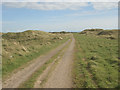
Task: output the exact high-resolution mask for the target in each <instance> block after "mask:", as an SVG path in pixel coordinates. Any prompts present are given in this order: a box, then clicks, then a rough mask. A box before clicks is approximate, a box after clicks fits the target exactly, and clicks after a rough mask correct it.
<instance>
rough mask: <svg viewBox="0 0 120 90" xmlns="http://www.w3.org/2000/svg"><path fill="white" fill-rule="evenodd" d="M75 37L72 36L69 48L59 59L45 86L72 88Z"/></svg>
mask: <svg viewBox="0 0 120 90" xmlns="http://www.w3.org/2000/svg"><path fill="white" fill-rule="evenodd" d="M74 46H75V39H74V38H72V42H71V43H70V45H69V47H68V49H67V50H66V51H65V53H64V55H63V57H62V58H61V60H60V61H59V63H58V65H57V66H56V68H55V69H54V71H53V72H52V73H51V75H50V76H49V78H48V80H47V81H46V83H45V84H44V85H43V88H72V87H73V83H72V66H73V54H74Z"/></svg>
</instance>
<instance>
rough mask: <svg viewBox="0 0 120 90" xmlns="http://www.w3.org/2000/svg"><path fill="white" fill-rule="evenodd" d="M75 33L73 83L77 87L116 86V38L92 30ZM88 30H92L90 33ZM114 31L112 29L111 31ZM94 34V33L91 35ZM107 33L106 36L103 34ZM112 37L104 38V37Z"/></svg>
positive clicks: (113, 34)
mask: <svg viewBox="0 0 120 90" xmlns="http://www.w3.org/2000/svg"><path fill="white" fill-rule="evenodd" d="M84 32H86V31H83V32H82V33H75V34H74V37H75V39H76V55H75V63H74V84H75V87H77V88H86V87H87V88H98V87H99V88H115V87H117V86H118V38H117V36H115V34H116V33H112V34H110V35H109V34H106V32H108V33H109V31H102V32H105V34H104V36H101V35H98V33H100V32H101V31H99V32H98V33H96V31H95V33H94V31H88V32H86V33H87V34H86V33H84ZM89 32H92V33H91V34H90V33H89ZM113 32H114V31H113ZM93 34H94V35H93ZM102 34H103V33H102ZM105 35H107V36H105ZM111 36H112V37H113V36H114V39H113V38H106V37H111Z"/></svg>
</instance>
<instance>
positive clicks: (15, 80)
mask: <svg viewBox="0 0 120 90" xmlns="http://www.w3.org/2000/svg"><path fill="white" fill-rule="evenodd" d="M69 41H70V40H68V41H67V42H66V43H64V44H62V45H60V46H59V47H57V48H56V49H54V50H52V51H50V52H48V53H47V54H45V55H43V56H40V57H38V58H37V59H36V60H35V62H34V63H32V64H30V65H29V66H27V67H26V68H24V69H22V70H20V71H18V72H17V73H15V74H13V75H12V77H10V78H9V79H7V80H6V81H4V82H3V86H2V87H3V88H17V87H18V86H19V85H20V84H21V83H22V82H24V81H25V80H27V79H28V77H29V76H30V75H31V74H33V73H34V72H35V70H37V69H38V68H39V67H41V66H42V65H43V64H44V63H45V62H46V61H48V60H49V59H50V58H51V57H52V56H54V55H55V54H56V53H57V52H59V51H60V50H61V49H62V48H63V47H64V46H66V45H67V44H68V42H69ZM69 51H70V50H69ZM70 52H71V51H70ZM68 54H69V52H68ZM68 54H67V53H66V55H68ZM65 59H66V58H65ZM68 59H69V58H68ZM66 62H67V61H65V63H66ZM63 63H64V62H63ZM65 67H67V66H65ZM61 69H62V68H61Z"/></svg>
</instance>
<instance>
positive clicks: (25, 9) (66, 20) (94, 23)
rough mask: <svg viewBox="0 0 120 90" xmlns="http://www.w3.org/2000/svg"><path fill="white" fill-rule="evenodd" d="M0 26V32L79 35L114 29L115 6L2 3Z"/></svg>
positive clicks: (116, 5) (93, 3)
mask: <svg viewBox="0 0 120 90" xmlns="http://www.w3.org/2000/svg"><path fill="white" fill-rule="evenodd" d="M0 20H1V19H0ZM0 23H2V32H22V31H26V30H41V31H46V32H53V31H54V32H57V31H62V30H65V31H70V32H80V31H82V30H84V29H91V28H102V29H117V28H118V3H115V2H4V3H3V4H2V22H0Z"/></svg>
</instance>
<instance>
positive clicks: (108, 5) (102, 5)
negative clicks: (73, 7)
mask: <svg viewBox="0 0 120 90" xmlns="http://www.w3.org/2000/svg"><path fill="white" fill-rule="evenodd" d="M91 4H92V6H93V8H94V9H96V10H105V9H113V8H117V7H118V3H117V2H92V3H91Z"/></svg>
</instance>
